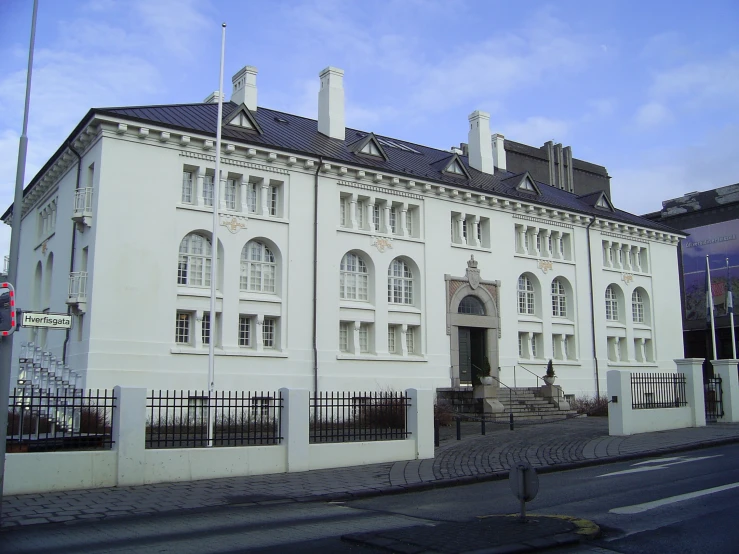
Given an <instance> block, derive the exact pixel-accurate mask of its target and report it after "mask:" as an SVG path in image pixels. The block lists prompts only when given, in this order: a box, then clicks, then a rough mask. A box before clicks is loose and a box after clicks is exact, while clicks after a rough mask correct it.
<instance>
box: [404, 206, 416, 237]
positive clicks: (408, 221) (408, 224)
mask: <svg viewBox="0 0 739 554" xmlns="http://www.w3.org/2000/svg"><path fill="white" fill-rule="evenodd" d="M413 211H414V210H411V209H410V208H408V211H407V212H406V213H405V230H406V233H408V236H409V237H412V236H413Z"/></svg>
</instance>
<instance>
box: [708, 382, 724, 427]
mask: <svg viewBox="0 0 739 554" xmlns="http://www.w3.org/2000/svg"><path fill="white" fill-rule="evenodd" d="M703 393H704V399H705V403H706V422H707V423H716V421H718V418H720V417H724V400H723V390H722V388H721V377H719V376H715V377H710V378H709V379H708V380H707V381H706V382H705V383H703Z"/></svg>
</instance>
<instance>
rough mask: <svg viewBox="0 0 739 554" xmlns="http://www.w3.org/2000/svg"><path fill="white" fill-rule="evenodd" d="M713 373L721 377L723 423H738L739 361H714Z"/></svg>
mask: <svg viewBox="0 0 739 554" xmlns="http://www.w3.org/2000/svg"><path fill="white" fill-rule="evenodd" d="M711 363H712V364H713V372H714V373H715V374H716V375H718V376H719V377H721V390H722V393H723V395H722V402H723V408H724V417H723V418H721V421H725V422H729V423H736V422H738V421H739V377H738V374H737V364H739V360H713V361H712V362H711Z"/></svg>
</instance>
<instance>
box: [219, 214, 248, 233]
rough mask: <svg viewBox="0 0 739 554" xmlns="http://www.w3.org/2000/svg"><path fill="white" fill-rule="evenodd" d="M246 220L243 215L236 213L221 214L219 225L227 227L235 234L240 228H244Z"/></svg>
mask: <svg viewBox="0 0 739 554" xmlns="http://www.w3.org/2000/svg"><path fill="white" fill-rule="evenodd" d="M247 222H248V220H247V219H246V218H245V217H240V216H236V215H232V216H226V217H224V216H221V226H222V227H225V228H226V229H228V230H229V231H230V232H231V233H232V234H234V235H235V234H236V233H238V232H239V231H241V230H242V229H246V224H247Z"/></svg>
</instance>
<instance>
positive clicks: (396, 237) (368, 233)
mask: <svg viewBox="0 0 739 554" xmlns="http://www.w3.org/2000/svg"><path fill="white" fill-rule="evenodd" d="M336 230H337V231H341V232H343V233H354V234H357V235H365V236H368V237H375V236H377V237H387V238H390V239H392V240H394V241H395V240H404V241H408V242H419V243H423V239H420V238H418V237H409V236H407V235H394V234H393V233H381V232H380V231H370V230H368V229H352V228H351V227H342V226H338V227H337V228H336Z"/></svg>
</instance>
